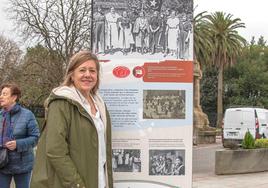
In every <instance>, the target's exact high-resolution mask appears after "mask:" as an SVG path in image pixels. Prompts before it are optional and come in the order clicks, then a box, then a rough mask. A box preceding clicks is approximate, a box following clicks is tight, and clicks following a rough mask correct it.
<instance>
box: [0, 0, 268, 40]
mask: <svg viewBox="0 0 268 188" xmlns="http://www.w3.org/2000/svg"><path fill="white" fill-rule="evenodd" d="M7 2H8V0H0V34H3V35H4V36H7V37H9V38H15V37H16V33H14V32H12V23H11V22H10V21H9V20H8V19H7V15H6V12H5V11H4V10H3V8H4V7H5V6H6V5H7ZM267 5H268V1H267V0H255V1H250V0H194V7H196V8H195V14H197V13H200V12H203V11H208V12H209V13H212V12H215V11H223V12H226V13H230V14H232V15H233V18H240V19H241V21H242V22H244V23H245V25H246V28H244V29H241V30H239V33H240V34H241V35H242V36H243V37H244V38H246V39H247V40H248V41H250V39H251V37H252V36H255V38H256V39H258V38H259V37H260V36H261V35H262V36H264V38H265V40H267V39H268V18H267V17H268V11H267V9H268V6H267Z"/></svg>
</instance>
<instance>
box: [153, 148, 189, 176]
mask: <svg viewBox="0 0 268 188" xmlns="http://www.w3.org/2000/svg"><path fill="white" fill-rule="evenodd" d="M149 175H152V176H181V175H185V150H150V151H149Z"/></svg>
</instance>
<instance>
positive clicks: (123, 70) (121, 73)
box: [113, 66, 130, 78]
mask: <svg viewBox="0 0 268 188" xmlns="http://www.w3.org/2000/svg"><path fill="white" fill-rule="evenodd" d="M113 74H114V75H115V76H116V77H118V78H125V77H127V76H128V75H129V74H130V70H129V69H128V68H127V67H124V66H118V67H115V68H114V70H113Z"/></svg>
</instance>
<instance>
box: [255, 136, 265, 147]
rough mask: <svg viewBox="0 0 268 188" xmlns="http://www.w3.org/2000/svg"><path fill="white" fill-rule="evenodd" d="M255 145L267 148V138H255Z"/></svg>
mask: <svg viewBox="0 0 268 188" xmlns="http://www.w3.org/2000/svg"><path fill="white" fill-rule="evenodd" d="M255 147H256V148H268V139H267V138H261V139H257V140H256V141H255Z"/></svg>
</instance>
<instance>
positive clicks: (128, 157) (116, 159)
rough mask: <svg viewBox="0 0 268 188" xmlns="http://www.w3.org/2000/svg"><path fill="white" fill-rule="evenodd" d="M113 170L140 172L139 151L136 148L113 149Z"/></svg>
mask: <svg viewBox="0 0 268 188" xmlns="http://www.w3.org/2000/svg"><path fill="white" fill-rule="evenodd" d="M112 154H113V156H112V166H113V171H114V172H141V158H140V155H141V151H140V150H138V149H113V153H112Z"/></svg>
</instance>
